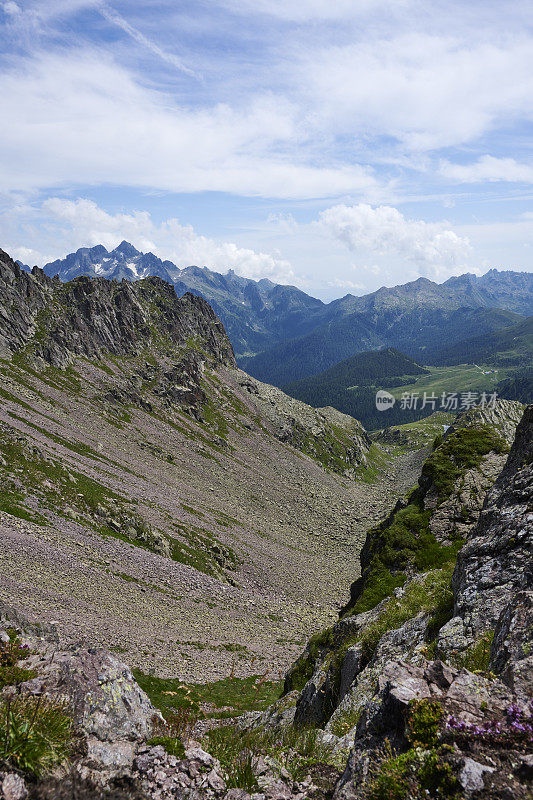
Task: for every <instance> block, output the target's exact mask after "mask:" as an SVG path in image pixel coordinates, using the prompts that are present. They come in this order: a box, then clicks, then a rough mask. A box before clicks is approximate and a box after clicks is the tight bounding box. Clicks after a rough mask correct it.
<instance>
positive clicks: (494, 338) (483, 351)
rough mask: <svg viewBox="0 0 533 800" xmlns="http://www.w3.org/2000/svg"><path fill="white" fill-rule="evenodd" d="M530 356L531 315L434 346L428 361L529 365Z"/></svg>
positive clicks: (532, 348) (532, 343)
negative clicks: (468, 336) (453, 342)
mask: <svg viewBox="0 0 533 800" xmlns="http://www.w3.org/2000/svg"><path fill="white" fill-rule="evenodd" d="M532 360H533V317H528V318H527V319H525V320H522V321H520V322H518V323H517V324H516V325H511V326H510V327H505V328H503V329H502V330H498V331H493V332H492V333H489V334H484V335H480V336H474V337H472V338H470V339H466V341H464V342H458V343H457V344H453V345H446V346H445V347H443V348H441V349H439V350H437V352H436V353H435V354H434V355H433V356H432V357H431V360H430V363H431V364H435V365H436V366H442V365H453V364H465V363H467V362H468V363H475V362H477V363H483V364H491V365H494V366H501V367H522V366H529V365H530V364H531V362H532Z"/></svg>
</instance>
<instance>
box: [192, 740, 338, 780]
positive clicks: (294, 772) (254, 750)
mask: <svg viewBox="0 0 533 800" xmlns="http://www.w3.org/2000/svg"><path fill="white" fill-rule="evenodd" d="M206 748H207V749H208V750H209V752H210V753H212V755H214V756H215V758H218V760H219V761H220V763H221V765H222V768H223V770H224V772H225V777H226V781H227V785H228V787H239V788H243V789H245V790H247V791H249V792H250V791H254V790H256V789H257V788H258V787H257V781H256V779H255V776H254V773H253V770H252V761H253V759H254V758H255V757H257V756H268V757H270V758H272V759H274V760H275V761H276V763H277V764H279V766H280V767H282V768H283V769H285V770H287V772H288V773H289V775H290V776H291V778H292V779H293V780H302V779H303V778H304V777H305V776H306V775H307V774H308V773H309V770H310V769H311V768H312V767H313V766H315V765H318V764H330V765H332V766H337V767H338V766H339V765H338V764H337V762H336V758H335V756H334V754H333V747H332V745H329V744H325V743H324V742H322V740H321V737H320V732H319V731H317V730H312V729H305V728H304V729H301V728H295V727H292V726H289V727H287V728H284V729H276V730H272V731H269V730H264V729H254V730H248V731H243V730H242V729H240V728H237V727H234V726H232V725H227V726H224V727H221V728H216V729H214V730H211V731H209V732H208V734H207V742H206Z"/></svg>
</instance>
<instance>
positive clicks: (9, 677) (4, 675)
mask: <svg viewBox="0 0 533 800" xmlns="http://www.w3.org/2000/svg"><path fill="white" fill-rule="evenodd" d="M29 655H30V650H29V648H28V647H27V646H26V645H23V644H21V642H20V640H19V638H18V637H17V636H15V635H13V636H11V638H10V640H9V642H0V689H3V688H4V687H5V686H16V685H17V684H19V683H23V682H24V681H28V680H30V678H33V677H34V675H35V672H34V671H33V670H30V669H24V668H23V667H20V666H19V665H18V662H19V661H23V660H24V659H25V658H28V656H29Z"/></svg>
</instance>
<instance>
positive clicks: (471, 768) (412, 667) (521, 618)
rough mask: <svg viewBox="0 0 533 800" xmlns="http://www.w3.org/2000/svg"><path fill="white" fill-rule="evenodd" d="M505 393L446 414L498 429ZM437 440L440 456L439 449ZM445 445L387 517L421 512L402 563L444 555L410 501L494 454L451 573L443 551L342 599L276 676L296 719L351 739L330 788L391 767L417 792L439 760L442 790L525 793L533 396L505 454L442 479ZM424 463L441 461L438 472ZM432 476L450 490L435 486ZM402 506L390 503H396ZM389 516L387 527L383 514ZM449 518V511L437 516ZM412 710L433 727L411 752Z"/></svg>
mask: <svg viewBox="0 0 533 800" xmlns="http://www.w3.org/2000/svg"><path fill="white" fill-rule="evenodd" d="M505 405H506V404H503V405H502V406H500V407H499V408H498V409H496V412H495V414H494V415H493V416H492V417H490V416H489V417H487V416H486V415H485V417H484V418H483V421H482V422H481V425H482V429H481V428H478V426H480V415H481V413H483V414H485V413H486V412H481V410H480V412H479V413H478V412H477V411H474V412H473V413H470V414H469V415H468V417H467V418H466V419H465V418H463V419H459V420H458V421H457V424H456V426H455V430H456V431H457V430H461V429H465V430H467V429H471V430H474V431H477V430H478V429H479V430H485V428H486V426H487V424H488V423H490V424H492V425H493V426H495V425H498V426H499V430H500V431H501V434H502V437H505V438H506V439H507V440H509V438H510V435H511V430H512V428H513V425H514V422H515V420H516V413H515V412H516V405H513V404H511V405H510V406H509V407H508V408H507V409H506V408H505ZM506 412H507V413H506ZM453 434H454V431H453V430H452V432H451V434H450V436H453ZM468 436H469V438H467V439H465V438H463V439H458V440H457V441H458V442H460V441H462V442H463V444H464V443H465V442H467V441H468V442H472V443H473V445H475V444H476V442H477V445H479V440H478V438H477V436H475V437H474V438H473V439H472V437H471V436H470V433H469V434H468ZM445 452H447V453H448V456H450V452H449V448H448V451H445ZM453 452H454V453H455V456H454V457H453V458H452V460H451V461H450V460H449V459H448V460H444V459H443V458H442V456H439V457H438V458H437V459H435V458H434V456H431V457H430V459H431V458H434V461H433V466H432V469H431V470H426V469H425V468H424V469H425V472H424V471H423V476H422V479H421V485H422V486H425V494H424V500H423V502H424V505H422V506H417V508H418V511H417V513H416V514H415V512H414V511H411V512H410V515H411V516H407V517H406V516H405V514H404V516H403V517H400V519H401V520H402V521H403V522H402V525H403V526H404V527H403V530H404V531H405V530H408V528H406V526H407V522H406V521H407V520H410V522H411V523H412V524H415V525H416V526H420V524H421V523H420V520H421V519H425V520H426V523H427V524H428V527H427V528H426V529H425V531H426V532H425V533H424V536H425V539H424V540H423V541H424V547H425V548H426V550H423V549H422V550H414V551H413V553H414V556H413V558H414V561H413V562H412V563H413V568H414V566H415V565H416V564H417V563H419V564H420V563H422V561H423V560H424V559H426V561H427V558H428V553H433V559H434V561H435V554H437V553H438V552H439V550H438V548H439V547H444V548H446V547H447V546H448V550H446V549H444V550H441V551H440V552H441V553H442V554H443V556H444V555H445V554H447V553H449V555H448V558H452V557H453V549H452V548H450V547H449V545H448V544H447V543H448V542H450V541H453V540H454V537H455V536H456V534H455V533H450V534H448V535H447V534H446V529H445V527H442V528H441V529H440V530H442V532H443V536H441V537H440V538H438V537H437V536H436V533H435V532H433V537H434V538H432V537H431V534H432V529H431V527H430V519H428V518H427V516H425V517H421V516H420V514H422V515H423V514H427V512H428V511H430V512H431V510H432V505H433V508H436V509H437V510H438V509H439V508H442V505H444V504H446V503H447V504H448V508H450V507H451V505H450V502H451V497H452V498H453V497H454V495H455V494H456V493H457V492H459V493H460V492H463V491H464V488H465V476H467V475H468V473H469V472H470V474H471V475H472V474H473V472H475V471H477V472H479V471H481V470H483V465H486V463H487V460H488V459H490V458H492V459H493V461H494V462H496V460H497V459H499V460H500V462H501V461H503V462H505V463H503V464H501V465H500V467H503V468H500V474H499V475H498V477H497V479H496V480H495V481H493V482H492V483H493V485H492V487H491V488H489V490H488V492H485V499H484V502H483V504H481V503H480V500H479V498H478V497H476V500H475V504H474V505H473V506H472V507H471V514H472V516H474V517H476V518H477V519H476V522H475V523H474V524H472V523H471V524H470V525H469V526H467V525H465V527H464V535H465V541H464V544H463V546H462V548H461V549H460V550H459V552H458V556H457V563H456V565H455V568H454V570H453V579H452V580H451V586H450V579H451V578H452V569H451V567H452V566H453V561H447V562H445V563H444V564H443V565H442V566H439V565H438V561H437V563H436V564H435V567H434V568H433V569H432V570H430V571H425V572H421V571H420V570H419V571H418V572H415V574H413V573H412V572H411V577H408V579H407V580H406V581H405V582H404V584H403V585H402V586H400V587H397V588H396V589H394V590H393V591H390V594H388V596H386V597H385V598H384V599H383V600H382V601H381V602H380V603H378V604H377V605H375V606H374V607H372V608H370V609H369V610H368V611H364V612H361V613H359V614H353V606H352V615H351V616H347V617H346V618H344V619H341V620H340V621H339V622H338V623H337V624H336V625H335V626H333V627H332V628H331V629H329V630H327V631H325V632H324V633H323V634H320V635H318V636H316V637H314V639H312V640H311V641H310V642H309V644H308V646H307V648H306V651H305V652H304V654H303V655H302V656H301V657H300V659H299V660H298V661H297V662H296V663H295V665H294V666H293V668H292V670H291V671H290V672H289V673H288V674H287V678H286V688H287V689H292V690H294V688H295V687H296V688H297V687H298V681H300V686H301V681H302V678H303V679H304V681H305V680H306V682H305V685H304V686H303V688H301V691H300V694H299V695H298V696H297V700H296V707H295V711H294V719H295V721H296V723H298V724H300V725H302V724H303V725H305V724H313V725H318V726H321V727H323V728H324V734H323V737H324V739H325V741H329V742H333V743H334V744H335V747H336V748H337V749H338V750H339V751H342V750H343V749H344V748H345V747H346V746H347V745H348V746H350V747H352V752H351V755H350V758H349V760H348V764H347V768H346V771H345V773H344V775H343V777H342V779H341V781H340V782H339V784H338V786H337V790H336V793H335V798H336V800H355V798H361V800H362V799H363V798H366V797H369V796H371V797H378V796H379V797H382V796H383V797H385V796H387V797H388V796H389V795H388V794H386V793H385V788H384V787H385V786H388V785H389V784H387V781H388V780H389V777H387V776H390V775H392V774H393V772H394V770H395V772H394V775H396V778H395V779H396V780H400V782H401V781H404V782H406V783H405V785H406V786H408V785H409V786H411V787H415V788H412V789H411V790H412V791H413V792H414V795H413V796H416V797H419V796H420V797H421V796H425V795H424V792H425V791H427V790H428V784H426V783H424V781H426V780H429V779H428V775H429V774H431V775H432V778H431V780H432V781H433V784H431V785H432V786H434V788H433V791H435V792H436V791H437V790H436V789H435V786H437V785H440V784H438V781H444V780H445V778H444V777H443V775H444V773H442V771H441V772H440V773H439V775H440V777H438V778H437V776H436V773H435V772H432V770H433V767H432V766H431V764H436V763H438V764H440V765H441V767H442V769H444V771H445V773H446V776H447V777H446V781H448V783H447V786H448V789H447V790H446V791H449V792H451V793H452V794H453V796H460V797H463V796H464V797H470V796H472V795H473V793H474V792H475V793H476V794H475V797H476V798H482V797H483V798H484V797H487V798H489V797H490V798H493V797H494V798H496V797H498V798H500V797H501V798H504V797H511V796H514V797H519V798H526V797H527V796H529V795H528V789H527V788H526V785H527V782H528V777H527V776H528V775H529V776H530V768H529V766H528V764H529V762H528V761H527V756H526V755H525V753H526V752H527V748H528V747H529V746H530V743H531V742H530V740H531V738H532V736H533V706H532V705H531V703H530V698H531V695H532V689H533V634H532V631H533V586H532V583H533V572H532V569H531V564H532V563H533V562H532V558H531V556H532V551H533V406H529V407H528V408H527V409H526V410H525V412H524V413H523V416H522V419H521V421H520V422H519V424H518V427H517V428H516V436H515V438H514V442H513V444H512V447H511V450H510V452H509V454H508V455H503V454H498V453H497V452H496V453H493V454H490V453H484V451H483V448H480V449H479V452H478V456H479V458H478V457H476V460H477V464H476V466H475V467H471V468H470V469H467V470H466V471H463V472H462V473H461V475H460V476H459V478H455V477H454V476H455V475H456V473H455V472H454V471H453V470H450V469H449V465H450V464H452V465H453V467H454V469H455V468H456V467H457V466H458V465H460V464H461V463H462V462H461V458H462V456H461V448H456V449H455V450H454V451H453ZM470 455H471V454H470ZM450 457H451V456H450ZM467 463H471V458H470V456H468V460H467ZM435 465H438V466H439V467H442V469H443V470H444V474H445V475H446V476H447V477H446V480H445V481H443V480H442V478H441V477H440V476H442V474H443V473H442V472H440V473H439V472H438V471H435ZM431 475H436V476H437V477H436V479H435V483H432V482H430V481H429V480H428V478H429V476H431ZM484 479H485V482H484V483H481V482H478V484H477V485H478V487H479V486H485V487H486V486H487V484H488V483H490V479H489V475H488V474H487V472H486V471H485V472H484ZM468 485H471V484H468ZM443 487H447V489H446V490H447V491H450V492H451V495H450V496H443ZM450 487H451V489H450ZM432 495H433V496H434V498H435V502H434V503H432V502H431V497H432ZM455 501H456V498H455ZM480 505H482V508H481V509H480V508H479V506H480ZM428 506H429V508H428ZM405 508H406V504H405V503H404V504H399V507H398V508H397V510H396V512H395V513H396V514H397V513H398V510H399V512H400V513H403V510H404V509H405ZM472 508H473V509H474V511H475V513H472ZM433 513H434V512H433ZM392 519H393V523H394V525H396V528H395V529H394V530H398V519H397V518H396V521H394V520H395V517H394V514H393V515H392ZM441 519H442V520H443V519H444V517H442V518H441ZM453 526H454V518H453V515H450V516H449V517H448V527H451V528H453ZM418 529H419V530H420V528H418ZM377 530H378V533H379V530H380V529H379V528H378V529H377ZM402 535H403V536H404V537H405V536H406V533H404V534H402ZM369 537H374V542H371V543H370V544H369V545H368V546H367V554H366V558H367V559H369V563H372V562H371V561H370V557H371V554H372V552H374V553H375V552H376V550H375V537H376V531H371V532H370V534H369ZM378 541H380V540H379V539H378ZM381 546H382V547H384V546H389V547H390V546H391V544H390V541H389V542H388V543H385V542H384V541H383V540H381ZM428 548H429V549H428ZM435 548H437V549H435ZM377 552H380V553H383V550H379V551H377ZM380 563H381V564H385V563H388V562H383V561H382V562H380ZM382 574H383V573H382ZM368 575H370V578H368V577H367V582H366V584H365V576H364V575H363V580H362V581H360V582H359V585H358V587H357V597H365V596H368V590H369V586H372V584H369V583H368V580H370V579H371V578H372V572H370V573H367V576H368ZM365 592H366V593H367V594H366V595H365ZM355 607H356V608H357V606H355ZM348 613H349V611H348ZM420 703H422V705H420ZM417 709H422V711H421V713H422V717H420V719H422V718H423V719H424V720H425V722H424V724H427V721H428V719H429V718H430V717H431V715H433V721H434V726H435V727H434V732H433V734H432V738H431V741H429V740H427V741H426V740H423V741H421V743H423V744H424V746H425V748H426V749H425V750H424V751H420V750H417V747H419V745H417V741H419V740H417V739H416V735H421V734H420V732H419V733H418V734H417V733H416V730H415V728H416V725H415V722H416V713H417ZM424 715H425V716H424ZM413 719H414V720H415V722H413V721H412V720H413ZM422 727H423V726H422ZM413 731H414V732H413ZM426 733H427V731H426ZM386 742H388V744H387V747H388V748H389V751H388V755H386V753H385V750H386V748H385V750H384V747H385V743H386ZM528 742H529V744H528ZM391 748H392V750H391ZM424 753H425V755H424ZM439 769H440V768H439ZM380 781H381V783H380ZM435 781H437V783H435ZM378 785H379V786H381V787H382V790H383V792H384V793H383V794H379V793H378V790H377V786H378ZM424 787H426V788H424ZM443 787H444V783H442V786H441V789H439V792H441V791H442V792H444V788H443ZM452 789H453V792H452ZM380 791H381V790H380ZM369 792H370V794H369ZM417 792H420V794H418V793H417ZM431 796H435V797H437V796H438V797H441V796H448V795H445V794H440V793H436V794H435V795H431Z"/></svg>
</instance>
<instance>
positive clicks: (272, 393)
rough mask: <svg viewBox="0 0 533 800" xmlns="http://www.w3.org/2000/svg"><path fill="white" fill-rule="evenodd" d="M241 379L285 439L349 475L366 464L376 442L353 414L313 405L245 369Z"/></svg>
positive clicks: (274, 430) (241, 384) (257, 404)
mask: <svg viewBox="0 0 533 800" xmlns="http://www.w3.org/2000/svg"><path fill="white" fill-rule="evenodd" d="M238 381H239V384H240V386H242V388H243V389H245V390H246V391H247V392H248V393H249V394H250V395H251V398H252V399H253V401H254V404H255V405H256V406H257V407H258V409H259V410H260V411H261V415H262V416H263V417H265V418H266V419H267V420H268V421H269V423H270V425H271V428H272V431H273V433H274V435H275V436H277V438H278V439H280V440H281V441H282V442H287V444H291V445H292V446H293V447H296V448H298V450H302V451H303V452H304V453H307V454H308V455H310V456H311V457H312V458H314V459H316V460H317V461H320V462H321V463H322V464H323V465H324V466H325V467H327V468H329V469H333V470H334V471H335V472H340V473H342V474H344V475H346V477H350V478H353V477H355V475H356V473H355V469H356V468H357V467H358V466H359V465H362V466H365V465H366V463H367V454H368V451H369V449H370V446H371V444H372V443H371V440H370V437H369V436H368V434H367V432H366V431H365V429H364V428H363V426H362V425H361V424H360V423H359V422H358V421H357V420H355V419H354V418H353V417H350V416H348V415H347V414H343V413H341V412H340V411H337V409H335V408H332V407H330V406H328V407H326V408H312V407H311V406H308V405H307V404H306V403H302V402H301V401H300V400H295V399H294V398H292V397H289V396H288V395H286V394H284V392H282V391H281V390H280V389H277V388H276V387H275V386H269V385H268V384H266V383H261V382H260V381H257V380H255V379H254V378H250V377H249V376H248V375H246V374H244V373H241V376H240V377H239V378H238Z"/></svg>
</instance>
